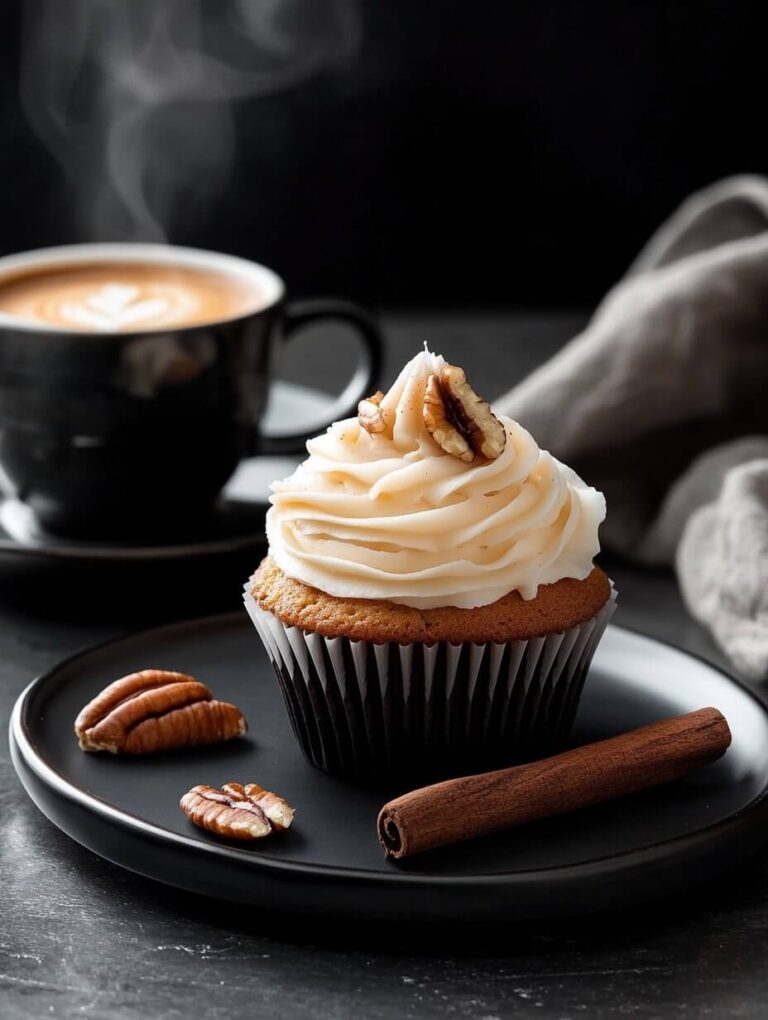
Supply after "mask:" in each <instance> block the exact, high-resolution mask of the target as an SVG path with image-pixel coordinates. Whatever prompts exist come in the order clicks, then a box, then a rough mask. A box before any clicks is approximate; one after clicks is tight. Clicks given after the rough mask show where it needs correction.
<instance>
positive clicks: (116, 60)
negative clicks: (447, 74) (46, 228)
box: [21, 0, 360, 241]
mask: <svg viewBox="0 0 768 1020" xmlns="http://www.w3.org/2000/svg"><path fill="white" fill-rule="evenodd" d="M359 41H360V21H359V11H358V7H357V0H322V2H318V0H26V2H25V5H24V40H23V47H24V48H23V62H22V80H21V94H22V102H23V105H24V108H25V110H26V113H27V116H28V118H29V121H30V123H31V125H32V127H33V128H34V130H35V131H36V133H37V134H38V136H39V137H40V139H41V140H42V141H43V142H44V144H45V145H46V146H47V147H48V149H49V150H50V151H51V153H52V154H53V155H54V157H55V158H56V159H57V161H58V162H59V163H60V165H61V166H62V168H63V170H64V171H65V173H66V174H67V176H68V178H69V180H70V182H71V185H72V187H73V190H74V195H75V202H76V216H77V226H78V229H79V230H80V231H81V232H82V234H83V236H84V238H86V239H89V240H106V239H129V240H143V241H157V240H164V239H165V237H166V231H167V230H168V229H169V228H170V227H172V225H173V223H174V221H175V219H176V218H177V217H178V215H179V212H180V206H181V204H182V203H183V208H184V210H185V215H186V212H187V210H188V209H189V208H190V206H194V205H195V203H197V204H198V205H199V204H200V203H202V202H204V201H207V200H210V199H211V198H212V197H214V196H215V194H216V193H217V192H218V191H219V190H220V189H221V187H222V186H223V184H224V183H225V181H226V179H227V177H228V175H229V172H230V170H231V167H232V163H233V160H234V157H235V151H236V137H235V123H234V117H233V111H232V106H233V102H234V101H235V100H239V99H248V98H254V97H258V96H264V95H267V94H271V93H274V92H276V91H278V90H281V89H286V88H290V87H291V86H293V85H296V84H297V83H299V82H301V81H304V80H306V79H307V78H308V77H309V76H311V75H313V74H315V73H316V72H318V71H320V70H322V69H325V68H328V67H332V66H334V65H338V64H340V63H342V62H346V61H349V60H351V59H352V58H353V57H354V56H355V54H356V53H357V50H358V47H359Z"/></svg>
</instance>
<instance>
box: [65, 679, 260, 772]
mask: <svg viewBox="0 0 768 1020" xmlns="http://www.w3.org/2000/svg"><path fill="white" fill-rule="evenodd" d="M247 728H248V726H247V723H246V721H245V717H244V716H243V713H242V712H241V711H240V709H239V708H237V707H236V706H235V705H230V704H228V703H227V702H226V701H216V700H215V698H214V697H213V695H212V694H211V692H210V690H209V689H208V688H207V687H206V686H205V684H201V683H200V682H199V681H198V680H195V678H194V677H191V676H187V675H186V674H185V673H173V672H170V671H168V670H164V669H145V670H142V671H141V672H139V673H131V674H129V675H128V676H124V677H122V678H121V679H120V680H115V682H114V683H111V684H110V685H109V686H108V687H105V688H104V690H103V691H102V692H101V693H100V694H98V695H97V696H96V697H95V698H94V699H93V701H90V702H89V703H88V704H87V705H86V706H85V708H84V709H83V710H82V711H81V712H80V714H79V715H78V717H77V719H76V720H75V734H76V735H77V739H78V740H79V742H80V747H81V748H82V749H83V750H84V751H109V752H111V753H112V754H150V753H152V752H154V751H169V750H172V749H175V748H180V747H195V746H198V745H202V744H217V743H219V742H220V741H222V740H230V739H231V738H233V737H240V736H242V735H243V734H244V733H245V731H246V729H247Z"/></svg>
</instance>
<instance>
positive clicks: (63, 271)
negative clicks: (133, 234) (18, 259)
mask: <svg viewBox="0 0 768 1020" xmlns="http://www.w3.org/2000/svg"><path fill="white" fill-rule="evenodd" d="M263 304H264V298H263V295H261V294H260V293H259V291H258V289H257V288H256V287H254V284H253V282H252V281H250V280H247V279H245V277H241V276H237V275H235V274H234V273H224V272H220V271H218V270H215V269H204V268H197V267H194V266H176V265H168V264H165V263H162V264H161V263H156V264H152V263H148V262H130V261H126V262H91V263H73V264H68V265H65V266H61V265H59V266H51V267H47V268H46V267H40V268H37V269H35V270H34V271H33V272H27V273H23V274H22V273H20V274H18V275H15V276H10V277H7V278H6V279H5V280H0V314H2V313H5V314H6V315H11V316H13V317H14V318H15V319H18V320H21V321H25V322H28V323H40V324H44V325H47V326H54V327H56V328H59V329H66V330H75V331H77V332H85V333H129V332H141V331H143V330H162V329H170V328H173V327H179V326H181V327H184V326H198V325H203V324H205V323H210V322H219V321H225V320H227V319H235V318H238V317H239V316H241V315H246V314H248V313H249V312H253V311H256V310H257V309H259V308H260V307H262V305H263Z"/></svg>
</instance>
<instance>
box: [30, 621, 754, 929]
mask: <svg viewBox="0 0 768 1020" xmlns="http://www.w3.org/2000/svg"><path fill="white" fill-rule="evenodd" d="M149 666H152V667H160V668H169V669H176V670H182V671H184V672H188V673H192V674H194V675H196V676H198V677H199V678H200V679H202V680H204V681H205V682H207V683H210V685H211V686H212V687H213V689H214V691H215V693H216V694H217V695H218V696H219V697H222V698H226V699H229V700H232V701H235V702H236V703H237V704H239V705H240V706H241V707H242V708H243V710H244V711H245V713H246V715H247V717H248V719H249V721H250V727H251V728H250V733H249V736H248V738H247V739H243V740H240V741H237V742H234V743H231V744H228V745H222V746H220V747H218V748H211V749H200V750H194V751H191V752H186V753H176V754H166V755H162V756H156V757H147V758H144V759H136V760H131V759H119V758H113V757H110V756H108V755H107V756H96V755H90V754H83V753H82V752H81V751H80V750H79V749H78V746H77V743H76V741H75V739H74V736H73V734H72V721H73V719H74V717H75V715H76V713H77V711H78V710H79V709H80V707H81V706H82V705H83V704H84V703H85V702H86V701H87V700H88V699H90V698H91V697H92V696H93V695H94V694H95V693H96V692H97V691H98V690H99V689H101V688H102V687H103V686H104V685H105V684H106V683H107V682H109V681H111V680H113V679H114V678H115V677H117V676H120V675H121V674H123V673H127V672H129V671H131V670H134V669H139V668H145V667H149ZM704 705H714V706H716V707H718V708H719V709H721V711H722V712H723V713H724V714H725V715H726V717H727V719H728V721H729V722H730V725H731V728H732V731H733V738H734V739H733V746H732V747H731V749H730V750H729V751H728V753H727V755H726V756H725V758H723V759H722V760H721V761H719V762H717V763H716V764H714V765H711V766H709V767H708V768H706V769H703V770H700V771H699V772H697V773H694V774H692V775H691V776H689V777H688V778H687V779H686V780H685V781H681V782H678V783H675V784H673V785H669V786H666V787H660V788H658V789H656V790H652V791H649V792H647V793H644V794H639V795H636V796H634V797H629V798H626V799H624V800H622V801H618V802H615V803H612V804H607V805H604V806H601V807H599V808H592V809H589V810H586V811H581V812H577V813H574V814H572V815H570V816H564V817H562V818H559V819H554V820H551V821H547V822H545V823H538V824H536V825H531V826H528V827H526V828H521V829H518V830H516V831H510V832H507V833H504V834H501V835H498V836H494V837H491V838H487V839H484V840H478V841H476V842H474V843H465V844H463V845H460V846H456V847H453V848H450V849H447V850H442V851H437V852H433V853H432V854H430V855H424V856H422V857H420V858H413V859H412V860H411V861H408V862H405V863H404V864H402V865H395V864H392V863H389V862H388V861H386V860H385V859H384V856H383V854H382V852H381V850H380V848H379V846H378V844H377V841H376V828H375V821H376V814H377V811H378V808H379V807H380V805H381V803H382V800H383V799H385V794H383V793H382V792H376V791H371V790H364V789H359V788H355V787H353V786H350V785H348V784H345V783H344V782H341V781H339V780H337V779H332V778H330V777H328V776H326V775H325V774H324V773H322V772H319V771H317V770H315V769H313V768H312V767H311V766H310V765H308V764H307V763H306V762H305V761H304V759H303V758H302V757H301V754H300V753H299V751H298V750H297V748H296V745H295V744H294V741H293V737H292V734H291V732H290V728H289V725H288V719H287V717H286V714H285V711H284V709H283V705H282V702H281V700H280V696H279V694H278V690H277V686H276V683H275V680H274V678H273V676H272V672H271V668H270V666H269V663H268V661H267V657H266V655H265V653H264V652H263V651H262V648H261V645H260V642H259V639H258V637H257V635H256V632H255V631H254V629H253V627H252V626H251V624H250V622H248V620H247V619H246V618H245V615H244V613H243V614H242V615H234V616H232V615H229V616H219V617H209V618H207V619H204V620H197V621H191V622H189V623H184V624H176V625H173V626H169V627H163V628H160V629H156V630H151V631H146V632H144V633H142V634H138V635H136V636H134V637H129V638H125V639H121V640H119V641H116V642H113V643H111V644H109V645H106V646H103V647H101V648H97V649H95V650H93V651H89V652H85V653H83V654H82V655H79V656H77V657H76V658H74V659H70V660H69V661H68V662H65V663H63V664H62V665H61V666H59V667H57V668H56V669H54V670H53V671H52V672H51V673H49V674H48V675H47V676H44V677H42V678H40V679H39V680H36V681H35V682H34V683H33V684H32V685H31V686H30V687H29V688H27V690H26V691H25V692H24V694H23V695H22V696H21V697H20V699H19V701H18V703H17V705H16V708H15V710H14V713H13V718H12V722H11V747H12V753H13V758H14V762H15V765H16V769H17V771H18V773H19V776H20V777H21V780H22V782H23V783H24V785H25V787H26V789H27V791H28V792H29V794H30V796H31V797H32V798H33V800H34V801H35V802H36V803H37V805H38V806H39V807H40V809H41V810H42V811H43V812H44V813H45V814H46V815H47V816H48V817H49V818H50V819H51V820H52V821H53V822H55V824H56V825H58V826H59V827H60V828H62V829H63V830H64V831H65V832H67V833H68V834H69V835H70V836H72V837H73V838H74V839H76V840H78V841H79V842H81V843H83V844H84V845H85V846H87V847H90V848H91V849H92V850H94V851H95V852H96V853H98V854H101V855H102V856H104V857H106V858H108V859H109V860H111V861H114V862H116V863H117V864H121V865H123V866H124V867H126V868H130V869H132V870H134V871H137V872H139V873H141V874H143V875H147V876H150V877H152V878H155V879H159V880H160V881H162V882H167V883H170V884H172V885H176V886H179V887H181V888H184V889H188V890H191V891H193V892H197V893H205V894H208V895H212V896H220V897H224V898H228V899H231V900H236V901H238V902H240V903H243V904H246V903H256V904H261V905H263V906H264V907H265V908H267V909H280V910H292V911H300V912H310V913H314V914H323V915H325V916H327V917H329V918H332V917H347V918H368V919H376V918H381V919H387V918H389V919H399V920H400V921H402V920H403V919H409V918H410V919H413V920H440V921H446V922H447V921H450V920H454V921H455V920H456V919H459V918H460V919H462V920H466V921H470V920H489V921H490V920H513V919H523V918H532V917H545V916H550V917H551V916H555V915H574V914H578V913H585V912H591V911H598V910H602V909H606V908H610V907H618V906H624V905H629V904H631V903H634V902H638V901H644V902H645V901H648V900H649V899H651V898H654V897H659V896H663V895H665V894H667V893H670V892H672V891H676V890H680V889H682V888H684V887H687V886H690V885H692V884H694V883H698V882H702V881H704V880H706V879H708V878H711V877H713V876H714V875H716V874H718V873H722V872H724V871H727V870H729V869H732V868H734V867H737V866H738V865H740V864H741V862H742V861H744V860H745V859H746V858H747V857H748V856H750V855H751V854H754V853H756V852H757V851H758V850H760V849H761V848H762V847H764V846H765V845H766V844H768V807H767V804H768V801H766V799H765V791H766V784H767V783H768V714H767V713H766V710H765V709H764V708H763V707H762V706H761V704H760V703H759V702H758V701H757V700H756V698H754V697H753V696H752V695H751V694H750V693H749V692H748V691H747V690H746V689H744V688H742V687H740V686H739V685H738V684H736V683H735V682H733V681H732V680H730V679H728V678H727V677H726V676H724V675H723V674H722V673H720V672H718V671H717V670H716V669H714V668H713V667H711V666H709V665H707V664H705V663H704V662H702V661H699V660H697V659H694V658H692V657H690V656H688V655H686V654H684V653H683V652H680V651H677V650H675V649H673V648H670V647H668V646H666V645H663V644H661V643H659V642H657V641H654V640H651V639H650V638H647V637H642V636H640V635H637V634H634V633H631V632H629V631H625V630H622V629H620V628H617V627H611V628H609V629H608V632H607V633H606V635H605V637H604V639H603V641H602V643H601V645H600V648H599V650H598V652H597V655H596V657H595V660H594V665H593V667H592V670H591V673H590V676H589V678H588V680H587V686H586V691H585V696H584V700H583V702H582V706H581V709H580V712H579V717H578V722H577V731H576V733H575V740H576V742H579V743H580V742H584V741H586V740H592V739H596V738H600V737H605V736H608V735H611V734H613V733H616V732H619V731H622V730H626V729H630V728H632V727H635V726H639V725H642V724H643V723H647V722H650V721H652V720H654V719H658V718H662V717H664V716H669V715H673V714H675V713H680V712H685V711H689V710H693V709H696V708H700V707H702V706H704ZM227 780H239V781H243V782H245V781H249V780H250V781H256V782H259V783H261V784H262V785H263V786H265V787H267V788H268V789H272V790H276V791H277V792H279V793H280V794H282V795H283V796H284V797H286V798H287V799H288V800H289V801H290V802H291V803H292V804H293V805H294V806H295V807H296V822H295V827H294V828H293V829H292V830H291V831H290V832H288V833H286V834H284V835H281V836H274V837H272V838H271V839H269V840H265V841H264V842H262V843H259V844H256V845H254V846H253V847H252V848H244V847H242V846H231V845H228V844H224V843H222V842H221V841H218V840H217V839H216V838H214V837H212V836H209V835H208V834H206V833H205V832H203V831H201V830H199V829H196V828H194V827H193V826H192V825H191V824H190V823H189V822H188V821H187V819H186V818H185V817H184V816H183V815H182V813H181V812H180V810H179V807H178V801H179V797H180V796H181V795H182V794H183V793H184V792H185V791H186V790H188V789H189V788H190V787H191V786H194V785H195V784H197V783H210V784H212V785H214V786H217V785H220V784H221V783H223V782H226V781H227ZM457 810H460V805H457Z"/></svg>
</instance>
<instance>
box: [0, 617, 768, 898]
mask: <svg viewBox="0 0 768 1020" xmlns="http://www.w3.org/2000/svg"><path fill="white" fill-rule="evenodd" d="M240 622H243V623H246V622H247V620H243V619H242V618H241V614H240V612H239V611H230V612H224V613H216V614H210V615H205V616H200V617H191V618H187V619H184V620H178V621H175V622H173V623H166V624H161V625H159V626H155V627H148V628H141V629H139V630H136V631H132V632H130V633H126V634H122V635H118V636H116V637H113V638H109V639H108V640H106V641H103V642H99V643H98V644H96V645H91V646H89V647H87V648H83V649H81V650H80V651H78V652H75V653H74V654H73V655H70V656H67V657H66V658H65V659H62V660H61V661H60V662H58V663H56V664H55V665H54V666H52V667H51V668H50V669H48V670H46V671H45V672H43V673H41V674H40V675H39V676H37V677H36V678H35V679H34V680H32V681H31V682H30V683H29V684H28V685H27V686H26V687H25V688H24V689H23V690H22V692H21V693H20V694H19V696H18V697H17V699H16V702H15V704H14V706H13V710H12V712H11V716H10V723H9V743H10V745H11V750H12V751H13V752H15V754H18V755H19V756H20V757H21V759H22V761H23V763H24V765H25V766H26V767H27V768H29V769H30V770H31V772H32V773H33V774H34V775H35V776H36V777H37V779H38V780H39V781H40V782H41V783H43V785H44V786H46V787H48V788H49V789H51V790H52V791H53V792H54V793H55V794H57V795H59V796H60V797H62V798H63V799H64V800H66V801H68V802H70V803H74V804H75V805H77V806H79V807H81V808H84V809H85V810H87V811H89V812H91V813H93V814H95V815H97V816H98V818H99V820H100V821H102V822H106V823H111V824H114V825H117V826H118V827H122V828H126V829H128V830H129V831H130V832H131V833H132V835H135V836H137V837H139V838H147V839H152V840H156V841H160V842H161V843H165V844H172V845H173V846H174V847H175V848H177V849H181V850H188V851H191V852H193V853H198V854H202V855H204V856H207V855H211V856H213V857H214V858H218V859H220V860H227V859H229V860H234V861H237V862H238V864H248V865H250V866H252V867H253V868H254V869H255V870H256V871H261V872H268V873H269V872H272V873H277V874H279V875H285V874H286V873H287V874H295V875H303V876H305V877H307V876H308V877H318V876H321V877H322V876H325V877H327V878H332V879H334V880H341V881H344V882H350V883H358V884H361V885H362V884H366V885H371V884H373V885H376V886H382V887H387V886H401V885H403V884H406V885H410V886H412V887H419V888H422V889H429V888H438V889H439V888H455V889H458V888H470V889H471V888H484V887H487V886H504V887H505V888H512V887H514V886H517V885H529V884H535V883H538V882H547V881H551V880H552V878H553V876H556V877H557V879H560V880H562V881H563V882H572V881H574V880H578V879H579V878H583V879H588V878H590V877H594V876H595V875H596V874H597V875H605V874H606V872H610V873H612V874H613V873H621V872H622V871H627V870H632V868H634V867H635V866H640V865H643V864H650V863H653V862H664V861H668V860H671V861H674V860H675V859H677V858H679V857H680V856H685V855H686V854H687V853H688V852H690V851H693V850H695V849H697V848H699V847H706V845H707V844H709V843H712V842H713V841H714V842H718V841H719V840H721V839H726V838H731V837H732V836H733V835H734V834H736V833H737V832H738V831H739V830H749V829H752V828H754V827H755V826H756V825H757V824H758V822H759V820H760V818H761V817H762V815H763V814H765V815H768V781H766V783H765V785H764V786H763V788H762V789H761V790H760V792H759V793H757V794H756V795H755V796H754V797H753V798H752V799H751V800H750V801H749V802H748V803H747V804H745V805H744V806H743V807H741V808H739V809H738V810H737V811H735V812H734V813H732V814H730V815H728V816H727V817H726V818H723V819H720V820H719V821H716V822H713V823H712V824H710V825H707V826H704V827H703V828H701V829H697V830H696V831H695V832H691V833H687V834H684V835H679V836H673V837H671V838H669V839H665V840H662V841H660V842H656V843H652V844H650V845H648V846H646V847H639V848H636V849H632V850H625V851H621V852H618V853H614V854H608V855H606V856H602V857H594V858H591V859H590V860H588V861H582V862H579V863H576V864H568V865H553V866H550V867H546V868H534V869H527V870H524V871H495V872H490V873H485V874H482V875H430V874H425V873H423V872H419V873H417V874H414V873H410V872H408V871H407V870H405V869H403V868H401V867H398V866H394V867H393V868H392V870H389V871H383V870H382V871H374V870H370V869H365V868H355V867H349V866H347V865H330V864H320V863H316V864H308V863H303V862H299V861H287V860H281V859H280V858H275V857H272V856H267V855H265V854H253V853H251V852H249V851H247V850H243V849H240V848H238V847H232V846H229V845H227V844H223V843H222V844H219V843H216V842H213V841H211V842H210V843H209V842H203V841H201V840H200V839H199V838H195V837H193V836H185V835H183V834H180V833H176V832H173V831H171V830H169V829H165V828H163V827H162V826H158V825H156V824H154V823H152V822H147V821H145V820H144V819H141V818H139V817H138V816H136V815H133V814H131V813H130V812H127V811H125V810H123V809H120V808H117V807H115V806H114V805H112V804H110V803H108V802H107V801H104V800H102V799H101V798H99V797H96V796H95V795H93V794H91V793H88V792H87V791H86V790H83V789H82V788H80V787H79V786H77V785H75V784H74V783H72V782H70V781H69V780H67V779H66V778H65V777H64V776H62V775H61V773H59V772H58V771H57V770H56V769H55V768H54V767H53V766H52V765H50V764H49V763H48V762H47V761H46V760H45V759H44V758H43V757H42V756H41V753H40V751H39V750H38V748H37V746H36V745H35V743H34V742H33V740H32V739H31V737H30V735H29V734H28V732H27V725H26V724H27V719H26V718H25V715H24V713H25V711H26V710H27V709H28V707H29V704H30V699H31V697H32V695H33V694H34V693H35V692H36V691H38V690H39V689H41V688H44V687H45V686H46V685H47V684H51V683H53V682H54V681H55V678H56V676H57V675H58V674H59V673H61V672H62V671H65V670H68V669H72V668H73V667H74V668H76V667H77V664H78V662H79V660H81V659H86V658H88V657H90V656H91V655H95V654H98V653H100V652H104V651H105V650H107V649H109V648H110V647H111V646H113V645H116V644H120V643H121V642H129V641H131V640H136V639H137V638H140V637H144V636H148V635H160V634H169V632H173V631H181V632H183V631H185V630H188V629H189V628H190V627H193V626H194V627H199V626H200V625H201V624H202V625H205V626H208V627H211V628H216V627H221V626H226V625H231V624H235V623H240ZM610 629H612V630H618V631H623V632H625V633H628V634H631V635H633V636H634V637H640V638H642V639H643V640H647V641H651V642H653V643H655V644H660V645H662V646H664V647H668V648H672V649H674V650H676V651H679V652H681V653H682V654H684V655H688V656H690V657H691V658H692V659H694V660H697V661H698V662H701V663H703V664H704V665H705V666H706V667H708V668H709V669H711V670H712V671H713V672H714V673H716V674H718V675H719V676H720V677H721V678H723V679H724V680H725V681H726V682H728V683H731V684H733V685H734V686H735V687H737V688H738V689H739V690H741V691H742V692H743V693H745V694H747V695H748V697H749V699H750V700H751V701H752V702H754V703H755V705H756V706H757V707H758V709H759V710H760V712H761V713H762V714H763V715H764V716H767V717H768V705H766V703H765V702H764V701H763V700H762V699H761V698H760V697H759V696H758V694H757V693H756V692H755V691H753V690H752V689H751V688H750V687H748V686H747V685H746V684H745V683H743V682H742V681H741V680H739V679H737V678H735V677H733V676H731V675H730V674H729V673H727V672H726V671H725V670H724V669H722V668H720V667H719V666H717V665H715V664H714V663H712V662H709V661H708V660H707V659H705V658H704V657H703V656H701V655H698V654H696V653H694V652H690V651H688V650H687V649H684V648H680V647H679V646H678V645H674V644H672V643H671V642H668V641H663V640H661V639H660V638H656V637H654V636H652V635H649V634H645V633H643V632H642V631H639V630H637V629H635V628H630V627H624V626H621V625H616V624H611V625H610ZM12 757H14V767H15V769H16V772H17V775H18V776H19V779H20V781H21V782H22V786H23V787H24V789H25V791H26V792H27V793H28V795H30V793H29V790H28V789H27V785H26V783H25V782H24V777H23V776H22V775H21V773H20V770H19V767H18V765H17V762H16V761H15V755H13V756H12ZM308 767H312V766H311V765H309V764H308ZM30 796H31V795H30ZM32 800H33V802H34V803H36V804H37V801H36V799H35V798H32ZM37 806H38V807H39V805H37ZM40 810H41V811H42V812H43V814H45V815H46V817H49V818H50V816H49V815H48V813H47V812H46V811H45V810H43V809H42V808H40ZM51 820H52V821H53V823H54V824H55V825H57V828H60V829H61V828H62V827H61V826H60V825H58V823H57V822H56V821H55V820H53V819H51ZM63 831H65V832H66V830H63ZM764 831H765V838H764V843H763V845H764V844H768V827H765V828H764ZM67 835H70V834H69V833H67ZM70 838H73V839H75V841H76V842H80V841H79V840H77V838H76V837H73V836H71V835H70ZM758 849H759V848H758V847H755V848H754V852H755V853H757V850H758ZM94 852H97V853H98V851H94ZM99 855H100V856H105V857H106V855H104V854H99ZM107 859H111V858H107ZM115 863H117V864H119V865H120V866H121V867H124V868H127V869H128V870H134V871H135V870H138V869H135V868H131V867H130V865H126V864H123V863H122V862H119V861H117V862H115ZM141 873H142V874H147V875H148V876H149V877H152V878H155V880H159V881H163V882H165V883H166V884H173V883H169V882H168V880H167V879H157V878H156V877H155V876H153V875H152V874H151V873H149V872H146V871H144V872H141Z"/></svg>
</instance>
